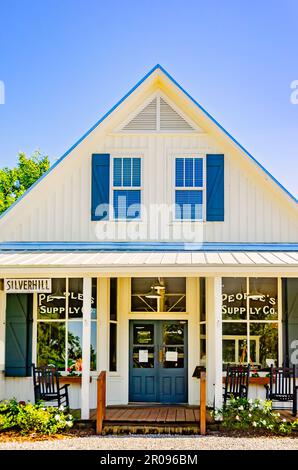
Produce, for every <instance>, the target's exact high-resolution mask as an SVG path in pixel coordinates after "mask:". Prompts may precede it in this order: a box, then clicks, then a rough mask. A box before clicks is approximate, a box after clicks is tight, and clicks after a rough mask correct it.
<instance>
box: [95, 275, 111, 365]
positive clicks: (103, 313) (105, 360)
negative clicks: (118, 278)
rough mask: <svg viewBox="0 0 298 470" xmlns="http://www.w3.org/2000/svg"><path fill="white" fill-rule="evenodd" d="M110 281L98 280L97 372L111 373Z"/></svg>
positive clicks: (103, 278)
mask: <svg viewBox="0 0 298 470" xmlns="http://www.w3.org/2000/svg"><path fill="white" fill-rule="evenodd" d="M109 288H110V280H109V279H108V278H106V277H101V278H99V279H98V280H97V289H98V295H97V297H98V301H97V321H98V323H99V328H98V330H99V333H98V335H97V338H98V341H97V344H98V346H97V350H98V361H97V370H98V372H101V371H103V370H105V371H107V372H108V371H109V316H108V315H109V306H110V290H109Z"/></svg>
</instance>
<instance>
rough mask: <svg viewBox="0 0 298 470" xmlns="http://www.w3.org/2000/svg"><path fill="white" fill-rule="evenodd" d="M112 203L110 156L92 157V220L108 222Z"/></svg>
mask: <svg viewBox="0 0 298 470" xmlns="http://www.w3.org/2000/svg"><path fill="white" fill-rule="evenodd" d="M109 202H110V155H109V154H107V153H97V154H93V155H92V195H91V220H108V219H109Z"/></svg>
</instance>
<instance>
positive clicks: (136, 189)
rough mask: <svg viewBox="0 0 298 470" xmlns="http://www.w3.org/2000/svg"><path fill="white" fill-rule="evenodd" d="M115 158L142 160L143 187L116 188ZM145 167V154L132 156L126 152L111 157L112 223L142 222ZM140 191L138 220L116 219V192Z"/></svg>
mask: <svg viewBox="0 0 298 470" xmlns="http://www.w3.org/2000/svg"><path fill="white" fill-rule="evenodd" d="M114 158H122V159H123V158H131V159H133V158H140V159H141V186H114ZM143 165H144V155H143V154H132V153H130V152H125V153H121V154H118V153H117V154H112V155H111V164H110V201H111V204H110V205H111V208H112V211H111V214H110V221H114V222H142V218H143V213H142V205H143V200H144V194H143V193H144V184H143ZM134 190H135V191H140V192H141V197H140V205H141V211H140V212H141V213H140V217H139V218H138V219H116V218H115V217H114V191H134Z"/></svg>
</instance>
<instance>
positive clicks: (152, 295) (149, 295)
mask: <svg viewBox="0 0 298 470" xmlns="http://www.w3.org/2000/svg"><path fill="white" fill-rule="evenodd" d="M145 297H146V298H147V299H160V298H161V295H160V294H159V292H157V290H156V289H155V287H154V286H151V289H150V291H149V292H148V293H147V294H145Z"/></svg>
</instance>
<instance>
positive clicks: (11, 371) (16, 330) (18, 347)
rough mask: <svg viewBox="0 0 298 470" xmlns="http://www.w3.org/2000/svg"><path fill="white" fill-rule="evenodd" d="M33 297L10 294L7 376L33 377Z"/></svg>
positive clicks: (6, 340) (7, 308)
mask: <svg viewBox="0 0 298 470" xmlns="http://www.w3.org/2000/svg"><path fill="white" fill-rule="evenodd" d="M31 363H32V295H30V294H8V295H7V302H6V335H5V375H6V376H7V377H26V376H30V375H31Z"/></svg>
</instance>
